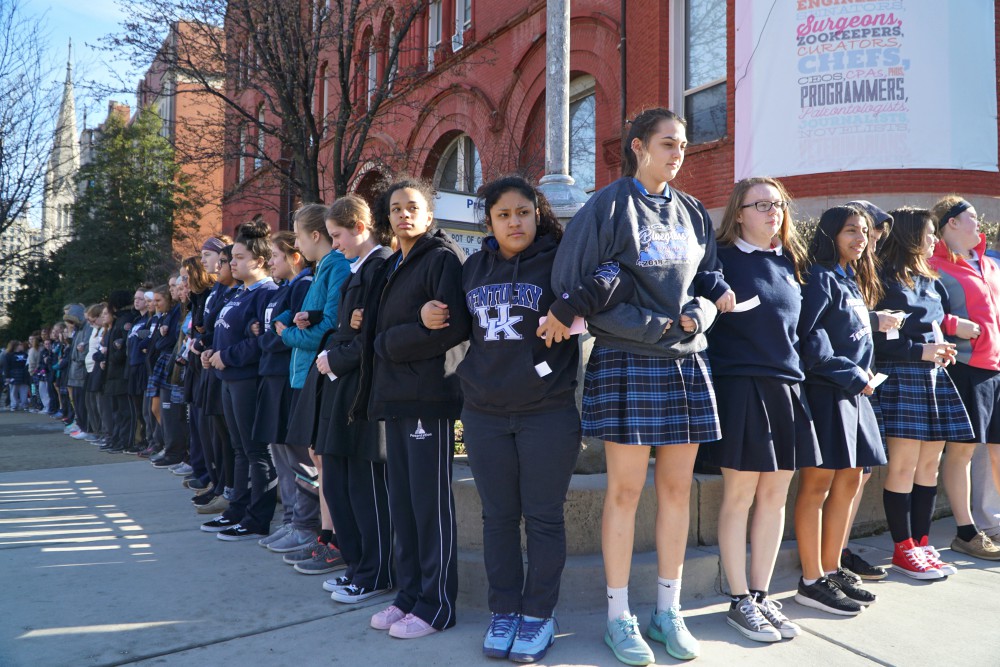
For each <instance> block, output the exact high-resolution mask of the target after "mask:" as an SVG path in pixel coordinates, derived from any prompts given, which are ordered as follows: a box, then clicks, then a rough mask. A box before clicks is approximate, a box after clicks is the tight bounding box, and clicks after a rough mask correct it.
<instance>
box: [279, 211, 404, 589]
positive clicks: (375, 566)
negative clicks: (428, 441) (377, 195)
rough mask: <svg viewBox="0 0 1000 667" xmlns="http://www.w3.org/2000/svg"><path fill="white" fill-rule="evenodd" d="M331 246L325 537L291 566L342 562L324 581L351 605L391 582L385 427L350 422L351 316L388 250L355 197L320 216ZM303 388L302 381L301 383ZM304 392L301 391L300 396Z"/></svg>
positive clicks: (322, 424) (356, 348)
mask: <svg viewBox="0 0 1000 667" xmlns="http://www.w3.org/2000/svg"><path fill="white" fill-rule="evenodd" d="M326 229H327V231H328V232H329V233H330V238H331V240H332V241H333V247H334V248H335V250H336V252H339V253H340V254H342V255H343V256H344V257H345V258H346V259H347V260H349V261H353V263H352V264H351V275H350V276H349V277H348V279H347V280H345V281H344V282H343V283H342V284H341V288H340V301H339V305H338V311H337V321H338V322H342V323H343V325H342V326H339V327H337V329H336V330H334V331H331V332H330V333H329V335H328V337H327V339H326V342H325V345H324V346H323V351H322V352H320V354H319V356H317V358H316V363H315V367H316V375H317V378H316V383H318V384H319V385H320V387H321V389H320V390H319V394H320V399H319V401H320V403H319V405H318V410H316V413H317V414H316V416H317V419H316V438H315V442H316V454H318V455H319V456H321V457H322V459H323V465H322V475H323V484H322V490H323V494H324V496H325V497H326V504H327V506H328V507H329V508H330V514H331V518H332V521H333V529H334V530H335V531H336V541H337V542H336V547H333V546H331V545H330V537H332V536H331V535H323V536H321V540H320V545H319V547H318V550H317V552H316V554H315V556H314V557H313V558H312V559H311V560H310V561H307V562H304V563H297V564H296V565H295V569H296V570H298V571H300V572H303V571H306V572H308V571H315V570H321V569H325V568H332V567H334V566H335V565H337V564H338V561H339V564H341V565H346V566H347V571H346V572H344V573H343V574H341V575H339V576H337V577H334V578H331V579H328V580H327V581H326V582H324V584H323V588H324V589H325V590H328V591H330V593H331V598H332V599H333V600H335V601H337V602H341V603H344V604H355V603H358V602H362V601H364V600H367V599H369V598H372V597H375V596H378V595H384V594H386V593H388V592H389V591H390V590H391V589H392V586H393V584H394V581H395V577H394V576H393V574H394V573H393V563H392V559H393V545H392V520H391V517H390V514H389V491H388V486H387V472H386V465H385V454H386V452H385V427H384V426H383V424H382V423H381V422H378V421H374V422H372V421H368V420H366V419H354V420H352V419H350V411H351V407H352V406H353V405H354V402H355V400H356V399H357V396H358V383H359V380H360V378H359V375H360V373H359V366H360V365H361V337H360V335H359V333H358V330H357V329H356V328H354V327H352V326H350V321H351V314H352V313H353V312H354V310H355V309H358V308H364V305H365V299H366V297H367V295H368V294H369V293H370V292H371V290H372V281H373V280H374V279H375V277H376V275H377V274H378V273H379V271H380V270H381V268H382V264H383V263H384V262H385V260H386V258H387V257H389V255H391V254H392V251H391V250H390V249H389V248H388V247H386V246H387V245H388V244H389V238H388V234H387V233H386V231H385V229H381V230H377V229H375V227H374V224H373V220H372V214H371V210H370V209H369V208H368V204H366V203H365V201H364V200H363V199H361V198H360V197H357V196H355V195H347V196H346V197H341V198H339V199H337V201H335V202H333V204H331V205H330V208H329V211H328V212H327V218H326ZM307 385H308V381H307ZM303 393H305V392H303Z"/></svg>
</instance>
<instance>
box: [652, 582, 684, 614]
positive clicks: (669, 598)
mask: <svg viewBox="0 0 1000 667" xmlns="http://www.w3.org/2000/svg"><path fill="white" fill-rule="evenodd" d="M680 608H681V580H680V579H664V578H663V577H657V578H656V611H666V610H668V609H680Z"/></svg>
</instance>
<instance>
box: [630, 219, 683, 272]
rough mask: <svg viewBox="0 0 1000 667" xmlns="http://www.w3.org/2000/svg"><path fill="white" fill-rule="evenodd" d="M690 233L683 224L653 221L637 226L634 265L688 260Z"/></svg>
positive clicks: (652, 264)
mask: <svg viewBox="0 0 1000 667" xmlns="http://www.w3.org/2000/svg"><path fill="white" fill-rule="evenodd" d="M689 239H690V235H689V232H688V230H687V228H686V227H685V226H684V225H681V224H676V225H673V226H667V225H664V224H662V223H654V224H652V225H649V226H644V227H640V228H639V259H638V260H636V262H635V265H636V266H664V265H666V264H676V263H678V262H686V261H688V247H689Z"/></svg>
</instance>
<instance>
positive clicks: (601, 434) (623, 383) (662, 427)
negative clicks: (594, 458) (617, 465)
mask: <svg viewBox="0 0 1000 667" xmlns="http://www.w3.org/2000/svg"><path fill="white" fill-rule="evenodd" d="M581 418H582V419H581V421H582V427H583V434H584V435H586V436H590V437H594V438H600V439H601V440H606V441H609V442H615V443H619V444H623V445H646V446H652V447H658V446H661V445H680V444H685V443H689V442H696V443H701V442H711V441H713V440H718V439H719V434H720V431H719V416H718V411H717V409H716V405H715V390H714V388H713V386H712V373H711V370H710V369H709V366H708V359H707V358H706V357H705V356H704V355H703V354H701V353H700V352H696V353H694V354H690V355H687V356H683V357H678V358H676V359H668V358H665V357H648V356H645V355H641V354H635V353H632V352H624V351H622V350H615V349H612V348H609V347H604V346H601V345H594V349H593V352H591V354H590V362H589V363H588V364H587V373H586V375H585V376H584V380H583V413H582V415H581Z"/></svg>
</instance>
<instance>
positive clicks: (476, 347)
mask: <svg viewBox="0 0 1000 667" xmlns="http://www.w3.org/2000/svg"><path fill="white" fill-rule="evenodd" d="M479 196H480V200H481V202H482V204H483V210H484V211H485V218H486V227H487V230H488V231H489V232H490V233H491V235H490V236H488V237H487V238H486V239H485V240H484V241H483V248H482V250H481V251H480V252H477V253H475V254H474V255H472V256H471V257H470V258H469V260H468V261H467V262H466V263H465V265H464V266H463V267H462V288H463V289H464V290H465V302H466V307H467V309H468V311H469V314H470V316H471V320H472V331H471V336H470V347H469V352H468V354H467V355H466V357H465V360H464V361H462V363H461V364H460V365H459V367H458V375H459V377H460V378H461V380H462V393H463V395H464V398H465V406H464V408H463V409H462V424H463V425H464V427H465V442H466V448H467V450H468V452H469V464H470V465H471V466H472V471H473V473H474V475H475V477H476V489H477V490H478V491H479V495H480V497H481V498H482V503H483V544H484V557H485V559H486V574H487V579H488V580H489V606H490V611H491V612H493V618H492V620H491V622H490V625H489V628H488V629H487V631H486V636H485V639H484V642H483V653H484V654H485V655H487V656H489V657H494V658H508V657H509V658H510V659H512V660H515V661H518V662H535V661H538V660H541V659H542V658H543V657H544V656H545V653H546V651H547V650H548V648H549V646H551V644H552V643H553V641H554V638H555V619H554V617H553V615H554V611H555V606H556V603H557V601H558V598H559V579H560V576H561V573H562V569H563V566H564V565H565V561H566V531H565V525H564V519H563V505H564V503H565V501H566V492H567V490H568V489H569V483H570V478H571V477H572V474H573V469H574V467H575V466H576V459H577V455H578V454H579V451H580V414H579V411H578V410H577V407H576V397H575V390H576V383H577V372H578V370H579V364H580V354H579V345H578V344H577V341H575V340H571V341H567V338H568V337H567V338H564V337H560V341H564V342H555V341H554V336H550V335H548V334H549V331H548V330H547V329H545V328H544V327H542V321H544V320H546V319H547V317H552V318H553V319H556V317H557V316H556V315H554V314H553V313H558V317H562V318H563V319H564V320H565V322H559V323H558V324H559V328H568V327H570V326H571V325H572V324H573V320H574V317H580V316H585V315H590V314H591V312H593V311H596V310H601V309H603V308H605V307H607V306H608V305H613V304H610V303H609V300H610V297H611V295H612V293H613V292H615V290H616V288H619V287H620V284H621V277H622V276H623V275H627V274H622V273H621V272H620V271H619V270H618V267H617V266H616V265H613V264H608V265H603V266H602V267H600V269H599V271H598V273H597V275H596V276H595V277H594V279H593V280H591V281H589V283H585V285H584V286H583V288H582V289H579V290H574V291H573V295H572V297H570V296H569V295H567V296H566V298H565V299H561V298H560V299H557V295H556V294H555V293H554V291H553V290H552V264H553V262H554V260H555V255H556V250H557V248H558V244H559V240H560V239H561V238H562V227H561V226H560V224H559V221H558V220H556V218H555V216H554V215H553V214H552V210H551V208H550V207H549V204H548V202H547V201H546V200H545V198H544V196H543V195H541V193H539V192H538V191H537V190H536V189H535V188H534V187H532V186H531V184H530V183H528V182H527V181H526V180H524V179H523V178H521V177H519V176H510V177H507V178H501V179H499V180H496V181H493V182H491V183H488V184H487V185H485V186H484V187H483V188H482V189H481V190H480V193H479ZM628 284H629V286H631V283H628ZM615 296H616V300H615V302H616V303H620V302H621V301H623V300H624V298H625V297H626V296H628V294H621V291H620V290H619V292H618V293H617V294H616V295H615ZM557 301H558V304H557ZM448 315H449V312H448V310H447V308H446V307H445V305H444V304H442V303H440V302H437V301H432V302H430V303H428V304H427V305H425V306H424V308H423V309H422V313H421V317H422V322H423V323H424V326H426V327H427V328H429V329H439V328H443V327H445V326H447V319H448ZM543 335H544V336H545V337H544V338H543ZM522 517H523V519H524V525H525V532H526V533H527V535H528V567H527V577H526V576H525V568H524V564H523V558H522V554H521V529H520V525H521V519H522Z"/></svg>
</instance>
